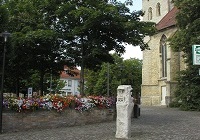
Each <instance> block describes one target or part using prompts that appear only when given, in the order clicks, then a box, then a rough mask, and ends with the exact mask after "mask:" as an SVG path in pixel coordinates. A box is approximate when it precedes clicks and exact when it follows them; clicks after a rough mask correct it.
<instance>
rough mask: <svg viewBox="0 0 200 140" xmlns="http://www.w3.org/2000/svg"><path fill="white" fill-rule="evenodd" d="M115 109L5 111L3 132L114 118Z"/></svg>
mask: <svg viewBox="0 0 200 140" xmlns="http://www.w3.org/2000/svg"><path fill="white" fill-rule="evenodd" d="M114 116H115V114H114V109H92V110H91V111H84V112H82V113H80V112H79V111H77V110H73V109H66V110H64V111H63V112H61V113H58V112H56V111H55V110H52V111H46V110H36V111H34V112H23V113H22V112H21V113H17V112H16V113H15V112H3V126H2V127H3V132H15V131H26V130H29V129H47V128H48V129H53V128H57V127H68V126H75V125H86V124H91V123H99V122H105V121H113V120H114Z"/></svg>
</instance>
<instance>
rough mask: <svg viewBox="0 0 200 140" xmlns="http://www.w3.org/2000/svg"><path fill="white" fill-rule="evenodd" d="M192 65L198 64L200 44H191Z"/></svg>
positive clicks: (199, 62)
mask: <svg viewBox="0 0 200 140" xmlns="http://www.w3.org/2000/svg"><path fill="white" fill-rule="evenodd" d="M192 58H193V65H200V45H192Z"/></svg>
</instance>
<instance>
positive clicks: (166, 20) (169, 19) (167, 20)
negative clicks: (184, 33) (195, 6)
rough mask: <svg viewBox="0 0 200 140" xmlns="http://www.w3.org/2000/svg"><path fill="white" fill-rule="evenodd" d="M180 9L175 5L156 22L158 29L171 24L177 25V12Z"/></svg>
mask: <svg viewBox="0 0 200 140" xmlns="http://www.w3.org/2000/svg"><path fill="white" fill-rule="evenodd" d="M177 12H178V9H177V8H176V7H174V8H173V9H172V10H171V11H169V12H168V13H167V14H166V15H165V16H164V17H163V18H162V19H161V20H160V21H159V22H158V24H156V28H157V30H162V29H165V28H168V27H171V26H174V25H176V14H177Z"/></svg>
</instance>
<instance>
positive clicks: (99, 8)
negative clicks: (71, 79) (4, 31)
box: [0, 0, 155, 93]
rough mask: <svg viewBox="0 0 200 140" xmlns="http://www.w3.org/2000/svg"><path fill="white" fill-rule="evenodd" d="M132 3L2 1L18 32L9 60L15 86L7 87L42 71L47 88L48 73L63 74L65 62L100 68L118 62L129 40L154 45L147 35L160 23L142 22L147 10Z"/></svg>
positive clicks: (14, 32) (10, 77) (11, 26)
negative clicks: (132, 8)
mask: <svg viewBox="0 0 200 140" xmlns="http://www.w3.org/2000/svg"><path fill="white" fill-rule="evenodd" d="M131 3H132V2H131V1H126V4H131ZM126 4H125V3H121V2H117V1H115V0H114V1H112V2H111V1H108V0H68V1H66V0H44V1H39V0H9V1H4V2H2V3H1V5H0V11H1V12H2V13H3V14H2V13H1V12H0V16H1V17H2V19H5V21H6V19H8V22H7V23H8V24H7V27H9V28H8V31H9V32H11V33H12V41H10V42H11V43H12V46H11V45H8V52H7V57H9V58H7V59H6V60H9V61H8V62H7V63H6V64H7V66H6V69H7V76H6V77H7V81H9V83H12V84H9V83H7V87H8V88H9V89H13V84H14V83H17V84H16V85H15V86H16V87H15V88H14V89H18V88H19V87H21V86H23V85H24V84H22V83H23V82H22V81H23V80H25V81H28V78H27V77H31V75H30V73H31V71H32V70H34V71H37V72H39V77H40V90H41V91H43V89H44V87H43V86H44V85H43V83H44V82H45V81H44V79H45V75H46V74H49V73H51V72H52V74H53V75H58V74H59V71H61V70H62V69H63V65H68V66H81V67H82V68H81V70H82V71H83V70H84V69H85V68H87V69H90V70H96V71H97V70H98V69H100V66H101V65H102V64H103V63H104V62H110V63H114V59H113V57H112V56H111V55H110V53H109V52H110V51H111V50H114V51H115V52H116V53H118V54H123V53H124V51H125V45H124V43H128V44H132V45H139V46H140V48H141V49H142V50H144V49H146V48H148V46H147V44H145V43H144V42H143V38H144V36H146V35H150V34H152V33H154V32H155V28H154V23H148V22H141V21H140V17H141V16H142V15H143V13H142V12H141V11H137V12H136V11H134V12H130V10H129V9H128V7H126ZM4 7H5V8H4ZM2 8H3V9H2ZM8 15H9V16H8ZM5 21H4V22H5ZM0 24H3V23H1V21H0ZM0 42H1V41H0ZM83 73H84V72H82V74H81V76H83ZM114 78H116V79H118V78H119V77H114ZM81 79H84V77H81ZM81 81H82V80H81ZM103 82H105V81H104V80H101V81H100V80H99V82H98V83H99V85H102V84H103ZM81 83H83V84H84V82H81ZM11 85H12V86H11ZM114 85H117V82H114ZM82 87H83V86H82ZM97 87H99V86H97ZM102 87H103V86H102ZM96 90H97V91H96V92H98V91H99V88H96ZM42 93H43V92H42Z"/></svg>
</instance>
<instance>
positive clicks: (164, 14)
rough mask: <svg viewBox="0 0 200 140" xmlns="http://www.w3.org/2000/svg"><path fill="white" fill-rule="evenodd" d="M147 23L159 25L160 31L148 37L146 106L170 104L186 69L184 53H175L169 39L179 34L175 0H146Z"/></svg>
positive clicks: (144, 77) (144, 73)
mask: <svg viewBox="0 0 200 140" xmlns="http://www.w3.org/2000/svg"><path fill="white" fill-rule="evenodd" d="M142 2H143V3H142V4H143V6H142V7H143V11H144V12H145V14H144V16H143V21H150V22H155V23H156V28H157V32H156V33H155V34H154V35H153V36H148V37H145V39H144V41H145V42H146V43H148V45H149V49H150V50H144V51H143V66H142V85H141V102H142V105H147V106H151V105H152V106H154V105H169V103H170V101H171V99H172V98H173V95H174V91H175V87H176V84H177V82H176V79H175V77H176V74H177V72H178V71H180V70H181V69H183V68H184V67H183V66H184V61H183V60H182V59H183V58H182V57H181V55H182V54H181V53H180V52H173V51H172V49H171V48H170V46H169V42H168V38H170V37H172V36H173V35H174V34H175V32H176V31H177V27H176V18H175V17H176V13H177V8H175V7H174V6H173V3H172V0H142Z"/></svg>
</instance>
